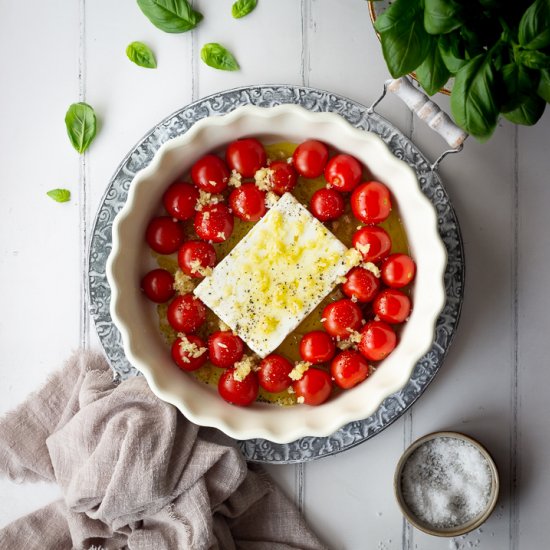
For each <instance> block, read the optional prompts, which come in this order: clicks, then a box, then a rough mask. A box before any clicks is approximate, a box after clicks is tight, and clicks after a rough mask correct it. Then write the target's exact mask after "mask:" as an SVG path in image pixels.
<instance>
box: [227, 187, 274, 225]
mask: <svg viewBox="0 0 550 550" xmlns="http://www.w3.org/2000/svg"><path fill="white" fill-rule="evenodd" d="M229 204H230V205H231V210H233V214H235V216H237V218H240V219H241V220H244V221H245V222H257V221H258V220H259V219H260V218H262V217H263V215H264V214H265V213H266V211H267V208H266V206H265V191H261V190H260V189H258V188H257V187H256V186H255V185H254V184H253V183H243V184H242V185H241V186H240V187H237V189H233V191H231V195H229Z"/></svg>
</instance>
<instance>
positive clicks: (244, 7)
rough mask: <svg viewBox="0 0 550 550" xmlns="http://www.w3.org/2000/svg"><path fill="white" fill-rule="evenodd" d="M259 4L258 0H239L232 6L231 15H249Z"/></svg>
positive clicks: (236, 17)
mask: <svg viewBox="0 0 550 550" xmlns="http://www.w3.org/2000/svg"><path fill="white" fill-rule="evenodd" d="M257 5H258V0H237V1H236V2H235V3H234V4H233V6H232V7H231V15H232V16H233V17H234V18H235V19H240V18H241V17H244V16H245V15H248V14H249V13H250V12H251V11H252V10H253V9H254V8H255V7H256V6H257Z"/></svg>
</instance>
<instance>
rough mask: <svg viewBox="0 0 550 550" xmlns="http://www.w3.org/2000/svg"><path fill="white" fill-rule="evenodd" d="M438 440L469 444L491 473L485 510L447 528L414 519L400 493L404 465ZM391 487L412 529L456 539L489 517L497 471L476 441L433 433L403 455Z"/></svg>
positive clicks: (451, 434)
mask: <svg viewBox="0 0 550 550" xmlns="http://www.w3.org/2000/svg"><path fill="white" fill-rule="evenodd" d="M439 438H454V439H459V440H462V441H465V442H466V443H469V444H470V445H472V446H473V447H475V448H476V449H477V450H478V451H479V452H480V453H481V455H482V456H483V457H484V458H485V460H486V461H487V465H488V467H489V470H490V472H491V488H490V490H489V497H488V499H487V505H486V507H485V509H484V510H483V511H481V512H480V513H479V514H478V515H477V516H475V517H474V518H472V519H471V520H469V521H468V522H466V523H463V524H462V525H458V526H454V527H448V528H443V527H442V528H440V527H435V526H433V525H430V524H428V523H426V522H424V521H422V520H421V519H419V518H418V517H416V516H415V515H414V513H413V512H412V510H411V509H410V508H409V506H408V505H407V502H406V501H405V499H404V497H403V493H402V474H403V468H404V467H405V464H406V463H407V461H408V459H409V458H410V457H411V455H412V454H413V453H414V452H415V451H416V450H417V449H418V448H419V447H421V446H422V445H424V444H425V443H426V442H428V441H431V440H434V439H439ZM393 487H394V491H395V497H396V499H397V503H398V504H399V507H400V508H401V512H402V513H403V515H404V516H405V518H406V519H407V521H408V522H409V523H411V524H412V525H414V527H416V528H417V529H420V530H421V531H424V533H427V534H429V535H434V536H437V537H458V536H460V535H464V534H466V533H469V532H470V531H473V530H474V529H477V528H478V527H479V526H480V525H481V524H482V523H484V522H485V520H486V519H487V518H488V517H489V516H490V515H491V513H492V511H493V510H494V508H495V505H496V502H497V499H498V493H499V488H500V482H499V476H498V470H497V467H496V465H495V462H494V460H493V458H492V457H491V455H490V454H489V453H488V452H487V450H486V449H485V447H483V446H482V445H481V444H480V443H479V442H478V441H476V440H475V439H472V438H471V437H469V436H467V435H464V434H461V433H458V432H434V433H431V434H428V435H425V436H424V437H421V438H420V439H417V440H416V441H415V442H414V443H412V444H411V445H410V447H409V448H408V449H407V450H406V451H405V452H404V453H403V455H402V456H401V458H400V459H399V462H398V463H397V467H396V469H395V475H394V480H393Z"/></svg>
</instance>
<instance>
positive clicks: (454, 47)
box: [438, 33, 466, 74]
mask: <svg viewBox="0 0 550 550" xmlns="http://www.w3.org/2000/svg"><path fill="white" fill-rule="evenodd" d="M459 44H460V35H459V34H455V33H449V34H443V35H441V36H440V37H439V39H438V46H439V53H440V55H441V59H442V60H443V63H445V66H446V67H447V69H448V71H449V72H450V73H451V74H456V73H457V72H458V71H459V70H460V68H461V67H462V66H463V65H464V64H465V63H466V59H465V58H464V54H463V53H461V52H460V47H459Z"/></svg>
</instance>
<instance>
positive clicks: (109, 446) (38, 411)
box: [0, 351, 325, 550]
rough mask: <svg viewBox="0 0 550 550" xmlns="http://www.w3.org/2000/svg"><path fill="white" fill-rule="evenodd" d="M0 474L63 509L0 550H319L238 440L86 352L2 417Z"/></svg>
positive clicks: (17, 525)
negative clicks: (54, 489) (41, 487)
mask: <svg viewBox="0 0 550 550" xmlns="http://www.w3.org/2000/svg"><path fill="white" fill-rule="evenodd" d="M0 473H2V474H5V475H7V476H8V477H9V478H10V479H12V480H15V481H38V480H49V481H55V482H57V483H58V484H59V485H60V487H61V489H62V492H63V495H64V499H63V500H60V501H57V502H54V503H52V504H50V505H48V506H45V507H44V508H41V509H39V510H37V511H35V512H33V513H31V514H29V515H28V516H25V517H23V518H20V519H19V520H16V521H14V522H13V523H10V524H9V525H7V526H6V527H5V528H3V529H0V549H2V550H4V549H5V550H19V549H25V550H34V549H36V550H38V549H40V550H45V549H49V548H52V549H56V550H64V549H86V550H88V549H94V550H99V549H104V550H111V549H112V550H114V549H126V548H127V549H129V550H163V549H167V550H173V549H174V550H175V549H193V550H194V549H200V550H202V549H221V550H226V549H227V550H231V549H237V548H242V549H244V550H255V549H258V550H264V549H265V550H268V549H269V550H283V549H299V550H318V549H322V548H325V546H324V545H323V544H322V543H321V542H320V541H319V540H318V538H317V537H316V536H315V535H314V534H313V533H312V532H311V530H310V529H309V528H308V526H307V525H306V524H305V522H304V520H303V518H302V517H301V515H300V514H299V512H298V510H297V508H296V507H295V506H294V504H293V503H291V502H290V501H289V500H288V499H287V498H286V497H285V496H284V495H283V493H282V492H281V491H280V489H279V488H278V487H277V486H276V485H275V484H273V483H272V481H271V480H270V479H269V477H268V476H267V474H266V473H265V472H264V471H263V470H262V469H261V468H259V467H257V466H254V465H247V464H246V462H245V460H244V457H243V456H242V454H241V452H240V450H239V449H238V448H237V446H236V445H235V443H234V442H233V440H231V439H230V438H228V437H227V436H225V435H224V434H222V433H221V432H219V431H217V430H214V429H211V428H199V427H198V426H196V425H194V424H192V423H190V422H189V421H188V420H186V419H185V418H184V416H183V415H182V414H181V413H179V411H178V410H177V409H176V408H175V407H173V406H172V405H169V404H167V403H164V402H163V401H161V400H160V399H158V398H157V397H156V396H155V395H154V394H153V393H152V392H151V391H150V389H149V387H148V386H147V382H146V381H145V379H144V378H143V377H136V378H130V379H128V380H125V381H124V382H122V383H120V384H118V385H116V384H115V383H114V382H113V377H112V373H111V370H110V368H109V367H108V365H107V363H106V362H105V360H104V359H103V358H102V357H101V356H100V355H98V354H93V353H90V352H84V351H81V352H79V353H77V354H75V355H74V356H73V357H72V358H71V359H70V360H69V361H68V362H67V364H66V365H65V367H64V368H63V369H61V370H60V371H58V372H57V373H55V374H54V375H53V376H52V377H51V378H50V379H49V380H48V381H47V382H46V384H45V385H44V386H43V387H42V389H40V390H39V391H38V392H36V393H34V394H32V395H31V396H30V397H29V398H28V399H27V401H26V402H24V403H23V404H21V405H20V406H19V407H18V408H16V409H15V410H14V411H12V412H10V413H8V414H7V415H5V416H4V417H3V418H2V419H0Z"/></svg>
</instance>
